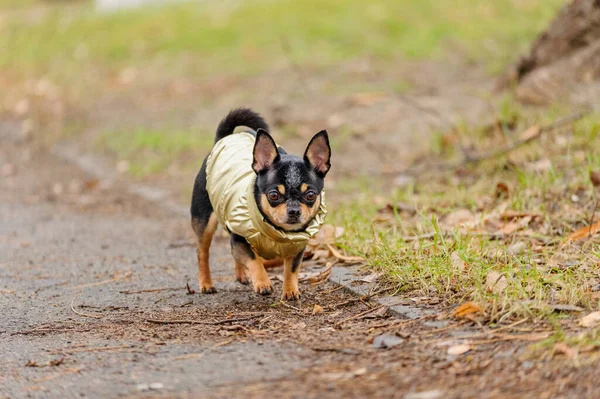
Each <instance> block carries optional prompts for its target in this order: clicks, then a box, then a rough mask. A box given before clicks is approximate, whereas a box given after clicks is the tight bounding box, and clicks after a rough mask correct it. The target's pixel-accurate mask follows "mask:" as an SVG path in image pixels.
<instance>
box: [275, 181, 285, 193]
mask: <svg viewBox="0 0 600 399" xmlns="http://www.w3.org/2000/svg"><path fill="white" fill-rule="evenodd" d="M277 191H279V194H281V195H284V194H285V186H284V185H283V184H280V185H278V186H277Z"/></svg>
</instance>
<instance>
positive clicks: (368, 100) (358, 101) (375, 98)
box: [348, 92, 387, 106]
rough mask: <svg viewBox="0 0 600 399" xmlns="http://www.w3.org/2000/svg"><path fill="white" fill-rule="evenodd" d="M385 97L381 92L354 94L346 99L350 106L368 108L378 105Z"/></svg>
mask: <svg viewBox="0 0 600 399" xmlns="http://www.w3.org/2000/svg"><path fill="white" fill-rule="evenodd" d="M386 96H387V95H386V94H385V93H383V92H366V93H356V94H353V95H351V96H350V97H349V98H348V103H349V104H350V105H359V106H368V105H372V104H375V103H378V102H379V101H381V100H382V99H384V98H385V97H386Z"/></svg>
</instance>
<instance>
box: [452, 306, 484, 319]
mask: <svg viewBox="0 0 600 399" xmlns="http://www.w3.org/2000/svg"><path fill="white" fill-rule="evenodd" d="M475 313H481V314H484V312H483V309H482V308H481V306H479V305H478V304H476V303H474V302H467V303H464V304H462V305H460V306H459V307H457V308H456V310H455V311H454V317H456V318H459V319H460V318H463V317H467V316H468V315H472V314H475Z"/></svg>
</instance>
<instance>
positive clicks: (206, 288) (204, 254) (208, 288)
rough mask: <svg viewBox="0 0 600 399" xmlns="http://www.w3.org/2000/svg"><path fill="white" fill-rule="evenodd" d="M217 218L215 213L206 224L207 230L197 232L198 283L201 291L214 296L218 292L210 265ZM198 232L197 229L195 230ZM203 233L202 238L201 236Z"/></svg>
mask: <svg viewBox="0 0 600 399" xmlns="http://www.w3.org/2000/svg"><path fill="white" fill-rule="evenodd" d="M217 226H218V223H217V218H216V216H215V214H214V213H213V214H212V215H210V219H209V220H208V223H207V224H206V228H205V229H204V231H203V232H197V233H196V235H197V237H198V249H197V251H196V254H197V255H198V282H199V285H200V291H201V292H202V293H203V294H213V293H215V292H217V290H216V289H215V286H214V284H213V281H212V278H211V276H210V265H209V257H210V256H209V249H210V244H211V242H212V238H213V235H214V234H215V230H217ZM194 230H196V229H194ZM198 233H201V234H202V236H199V235H198Z"/></svg>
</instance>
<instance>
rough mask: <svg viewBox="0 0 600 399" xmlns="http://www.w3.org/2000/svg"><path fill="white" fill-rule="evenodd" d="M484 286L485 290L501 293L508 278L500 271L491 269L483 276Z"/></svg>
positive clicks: (506, 285)
mask: <svg viewBox="0 0 600 399" xmlns="http://www.w3.org/2000/svg"><path fill="white" fill-rule="evenodd" d="M485 286H486V287H487V292H493V293H494V294H501V293H503V292H504V290H506V287H508V280H506V277H505V276H504V275H503V274H502V273H498V272H496V271H491V272H489V273H488V274H487V276H486V278H485Z"/></svg>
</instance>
